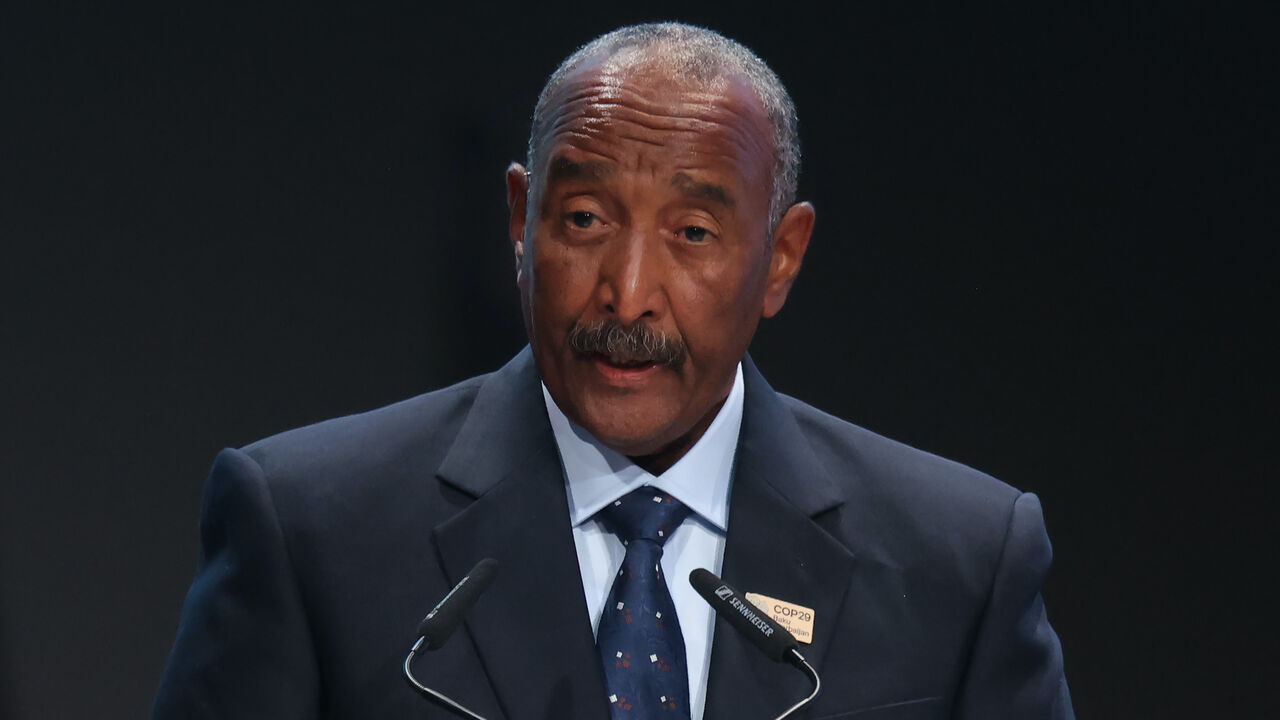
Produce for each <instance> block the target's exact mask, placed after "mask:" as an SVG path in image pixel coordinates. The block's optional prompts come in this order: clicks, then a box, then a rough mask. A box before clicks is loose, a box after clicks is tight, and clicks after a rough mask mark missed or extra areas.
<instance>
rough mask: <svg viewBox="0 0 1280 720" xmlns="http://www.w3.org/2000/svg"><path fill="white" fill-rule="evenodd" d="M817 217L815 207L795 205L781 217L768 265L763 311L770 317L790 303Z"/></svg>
mask: <svg viewBox="0 0 1280 720" xmlns="http://www.w3.org/2000/svg"><path fill="white" fill-rule="evenodd" d="M814 217H815V215H814V211H813V205H810V204H809V203H807V202H802V203H796V204H795V205H792V206H791V207H790V208H789V209H788V210H787V214H786V215H783V216H782V222H780V223H778V228H777V230H774V232H773V257H772V259H771V260H770V263H769V278H768V281H767V283H766V285H765V290H764V309H763V312H762V314H763V315H764V316H765V317H767V318H770V317H773V316H774V315H777V314H778V311H779V310H781V309H782V306H783V305H784V304H785V303H786V302H787V293H789V292H791V285H792V283H794V282H795V281H796V275H797V274H799V272H800V262H801V261H802V260H803V259H804V251H805V250H807V249H808V248H809V236H810V235H812V234H813V222H814Z"/></svg>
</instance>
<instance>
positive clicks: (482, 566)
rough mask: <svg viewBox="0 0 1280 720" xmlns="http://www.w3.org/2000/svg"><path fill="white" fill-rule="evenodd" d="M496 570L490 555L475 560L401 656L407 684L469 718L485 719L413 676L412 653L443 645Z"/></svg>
mask: <svg viewBox="0 0 1280 720" xmlns="http://www.w3.org/2000/svg"><path fill="white" fill-rule="evenodd" d="M497 571H498V563H497V561H496V560H493V559H492V558H485V559H484V560H481V561H480V562H478V563H476V566H475V567H473V568H471V572H469V573H467V575H466V577H464V578H462V579H461V580H459V581H458V584H457V585H454V586H453V589H452V590H450V591H449V593H448V594H447V595H445V596H444V599H443V600H441V601H440V602H439V604H437V605H436V606H435V607H434V608H432V610H431V612H429V613H427V616H426V617H425V618H423V619H422V623H421V624H420V625H418V641H417V642H415V643H414V644H413V647H412V648H411V649H410V650H409V654H408V655H407V656H406V657H405V659H404V676H405V678H407V679H408V680H409V684H411V685H413V687H414V688H416V689H417V690H418V692H420V693H422V694H423V695H425V696H426V697H427V699H429V700H433V701H435V702H437V703H439V704H440V705H442V706H444V707H446V708H448V709H450V710H453V711H454V712H455V713H458V714H459V715H461V716H462V717H466V718H471V720H485V719H484V718H483V717H481V716H480V715H477V714H476V713H474V712H472V711H471V710H468V709H467V708H465V707H463V706H462V705H461V704H460V703H457V702H455V701H454V700H453V699H451V698H449V697H447V696H446V695H444V694H443V693H441V692H439V691H437V690H432V689H431V688H429V687H427V686H426V685H423V684H422V683H420V682H418V678H416V677H414V676H413V667H412V665H413V656H414V655H417V654H418V651H419V650H439V649H440V648H441V647H443V646H444V644H445V641H447V640H448V639H449V636H450V635H452V634H453V631H454V630H456V629H457V628H458V625H459V624H461V623H462V618H463V616H465V615H466V614H467V611H468V610H470V609H471V606H472V605H475V603H476V600H478V599H479V598H480V595H481V594H482V593H484V591H485V590H486V589H488V587H489V583H491V582H493V575H494V573H496V572H497Z"/></svg>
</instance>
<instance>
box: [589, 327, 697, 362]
mask: <svg viewBox="0 0 1280 720" xmlns="http://www.w3.org/2000/svg"><path fill="white" fill-rule="evenodd" d="M568 342H569V347H570V349H572V350H573V351H574V352H576V353H578V354H579V355H606V356H608V357H609V358H610V359H612V360H614V361H615V362H623V363H637V364H638V363H648V362H651V363H657V364H659V365H668V366H671V367H679V366H680V365H682V364H683V363H684V358H685V355H686V353H687V352H688V351H687V349H686V348H685V345H684V339H683V338H681V337H680V336H679V335H677V334H675V333H671V334H668V333H665V332H663V331H661V330H655V329H653V328H652V327H650V326H649V325H647V324H645V323H636V324H635V325H632V326H631V327H626V326H624V325H623V324H622V323H620V322H618V321H617V320H601V321H598V322H593V323H585V324H584V323H574V324H573V327H572V328H570V329H569V338H568Z"/></svg>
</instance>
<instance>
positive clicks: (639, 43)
mask: <svg viewBox="0 0 1280 720" xmlns="http://www.w3.org/2000/svg"><path fill="white" fill-rule="evenodd" d="M658 46H660V47H661V49H662V57H663V59H665V60H667V61H669V62H671V63H672V64H673V65H674V66H675V69H676V70H677V72H679V73H681V74H683V75H684V76H686V77H691V78H694V79H696V80H701V81H704V82H705V81H710V80H713V79H716V78H719V77H725V76H732V75H742V76H744V77H746V78H747V80H748V82H750V83H751V87H752V89H753V90H755V93H756V97H758V98H759V99H760V104H761V105H762V106H763V107H764V112H765V116H766V117H767V118H768V119H769V124H770V125H771V126H772V128H773V155H774V157H773V187H772V188H771V189H770V193H769V234H770V235H772V231H773V230H774V229H775V228H776V227H777V226H778V223H779V222H780V221H781V220H782V214H783V213H784V212H786V210H787V208H789V207H791V204H792V203H794V202H795V199H796V183H797V181H798V180H799V177H800V136H799V133H798V132H797V124H798V119H797V117H796V108H795V104H794V103H793V102H792V101H791V96H790V95H789V94H788V93H787V89H786V88H785V87H783V85H782V81H780V80H778V76H777V75H775V74H774V72H773V70H771V69H769V66H768V65H766V64H765V62H764V61H763V60H761V59H760V58H759V57H757V56H756V54H755V53H753V52H751V51H750V50H748V49H747V48H746V47H744V46H743V45H742V44H741V43H738V42H736V41H734V40H730V39H729V38H726V37H724V36H723V35H721V34H719V33H717V32H715V31H713V30H708V29H706V28H702V27H697V26H695V25H685V24H683V23H645V24H641V25H628V26H626V27H622V28H618V29H617V30H614V31H613V32H610V33H607V34H605V35H601V36H600V37H598V38H596V39H595V40H592V41H591V42H589V43H587V44H586V45H583V46H582V47H580V48H578V50H577V51H576V52H574V53H573V54H572V55H570V56H569V57H568V58H566V59H565V61H564V62H562V63H560V67H558V68H556V71H555V72H554V73H552V74H551V77H550V78H549V79H548V80H547V84H546V85H544V86H543V88H542V92H541V93H540V94H539V95H538V104H537V105H536V106H534V109H533V126H532V127H531V128H530V131H529V155H528V158H527V160H528V161H527V165H528V170H529V172H530V173H536V172H537V170H536V168H537V167H538V163H539V162H540V161H541V160H542V158H540V157H539V155H538V151H539V149H540V148H539V147H538V144H539V142H540V141H541V138H542V136H543V135H544V134H545V132H546V130H547V123H548V118H547V111H548V107H547V105H548V103H549V102H550V101H551V98H552V97H553V96H554V95H555V93H556V91H557V90H558V89H559V88H560V86H561V84H563V83H564V81H565V78H567V77H568V76H569V75H570V74H571V73H572V72H573V71H574V70H576V69H578V67H580V66H581V65H582V64H583V63H584V62H585V61H586V60H588V59H590V58H592V57H595V56H596V55H597V54H604V55H605V56H612V55H614V54H615V53H617V52H618V51H619V50H622V49H624V48H637V49H640V50H648V49H650V48H654V47H658Z"/></svg>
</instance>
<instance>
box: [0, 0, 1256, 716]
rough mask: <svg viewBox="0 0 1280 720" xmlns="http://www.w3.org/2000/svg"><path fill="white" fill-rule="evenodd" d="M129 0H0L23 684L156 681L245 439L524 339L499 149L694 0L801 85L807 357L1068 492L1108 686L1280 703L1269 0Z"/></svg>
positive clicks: (783, 327) (990, 464)
mask: <svg viewBox="0 0 1280 720" xmlns="http://www.w3.org/2000/svg"><path fill="white" fill-rule="evenodd" d="M99 5H107V4H106V3H92V4H86V5H84V6H62V5H51V4H48V3H26V2H20V1H19V0H11V1H10V2H7V3H3V4H0V130H2V133H0V240H2V242H3V254H2V255H0V267H2V268H3V269H0V281H2V282H0V288H2V290H0V292H2V293H3V294H2V295H0V300H2V301H3V304H2V305H0V312H2V313H3V316H2V317H3V327H2V328H0V346H2V348H3V350H2V351H0V352H2V355H0V357H3V366H2V367H0V370H2V372H0V378H2V380H0V382H2V383H3V388H4V391H3V403H2V407H0V418H2V419H3V427H2V428H0V429H2V430H3V432H0V443H2V445H0V447H3V474H2V476H0V480H2V482H3V495H2V496H0V579H2V583H3V584H2V585H0V664H2V665H0V667H2V668H3V672H2V674H0V678H3V680H2V682H0V716H3V717H5V718H20V719H26V718H77V717H101V718H136V717H140V716H142V715H143V714H144V713H145V712H146V710H147V708H148V707H149V703H150V698H151V696H152V694H153V692H154V690H155V686H156V683H157V681H158V679H159V676H160V673H161V670H162V667H163V665H164V662H165V658H166V655H167V653H168V650H169V646H170V643H171V641H172V638H173V633H174V630H175V628H176V625H177V622H178V617H179V609H180V604H181V600H182V596H183V594H184V592H185V590H186V586H187V583H188V582H189V581H190V576H191V573H192V571H193V569H194V562H195V554H196V523H197V516H198V507H199V496H200V490H201V486H202V484H203V480H204V474H205V471H206V469H207V467H208V464H209V462H210V460H211V459H212V457H213V455H214V453H215V452H216V451H217V450H218V449H219V448H221V447H223V446H228V445H241V444H244V443H247V442H250V441H252V440H254V439H256V438H258V437H261V436H263V435H266V434H270V433H274V432H277V431H280V430H283V429H286V428H289V427H292V426H297V425H300V424H304V423H309V422H313V421H316V420H320V419H322V418H326V417H330V416H334V415H339V414H344V413H350V412H355V411H360V410H365V409H368V408H372V407H375V406H377V405H380V404H384V403H387V402H390V401H393V400H396V399H399V398H402V397H406V396H409V395H413V394H417V393H419V392H423V391H425V390H428V389H431V388H435V387H439V386H442V385H445V384H447V383H451V382H453V381H456V380H459V379H462V378H464V377H466V376H469V375H472V374H474V373H477V372H481V371H487V370H490V369H493V368H496V367H497V366H499V365H500V364H501V363H503V362H504V361H505V359H506V358H508V357H509V356H510V355H511V354H512V353H514V352H515V351H516V350H518V349H519V348H520V347H521V345H522V344H523V338H522V328H521V326H520V323H519V320H518V306H517V299H516V295H515V292H514V290H515V288H514V282H513V280H514V276H513V272H512V259H511V255H510V250H509V249H508V246H507V241H506V239H505V228H504V223H505V206H504V201H503V183H502V174H503V170H504V167H505V164H506V163H507V162H508V161H510V160H512V159H517V158H520V157H521V156H522V155H523V144H524V138H525V134H526V123H527V118H528V115H529V113H530V111H531V109H532V105H533V101H534V99H535V97H536V93H537V91H538V89H539V87H540V86H541V83H542V80H543V79H544V77H545V76H546V75H547V74H548V73H549V72H550V71H551V70H552V68H553V67H554V66H555V64H556V62H557V61H558V60H559V59H560V58H562V57H563V56H564V55H566V54H567V53H568V52H570V51H571V50H572V49H573V48H574V47H575V46H576V45H577V44H578V43H581V42H583V41H585V40H587V39H589V38H590V37H592V36H594V35H596V34H598V33H600V32H602V31H605V30H608V29H610V28H612V27H613V26H615V25H617V24H621V23H623V22H632V21H639V20H650V19H661V18H678V19H682V20H686V21H692V22H698V23H704V24H708V25H711V26H714V27H716V28H718V29H720V30H721V31H723V32H725V33H726V34H729V35H730V36H732V37H735V38H737V39H740V40H742V41H743V42H745V43H746V44H747V45H749V46H751V47H752V48H754V49H756V50H757V51H758V52H759V53H760V54H761V55H762V56H763V57H765V58H766V59H767V60H768V61H769V62H770V63H772V64H773V66H774V67H775V69H776V70H777V71H778V72H779V74H780V75H781V76H782V78H783V79H784V81H785V82H787V83H788V85H789V86H790V88H791V90H792V92H793V94H794V96H795V99H796V102H797V104H798V106H799V109H800V114H801V121H802V137H803V140H804V145H805V149H806V153H807V154H806V158H805V166H804V172H803V178H802V183H801V186H802V195H803V197H805V198H808V199H811V200H812V201H813V202H814V204H815V205H816V206H817V208H818V218H819V219H818V228H817V232H816V236H815V239H814V242H813V245H812V248H811V250H810V253H809V256H808V262H807V266H806V269H805V271H804V273H803V274H802V276H801V279H800V283H799V284H798V286H797V288H796V290H795V292H794V294H793V296H792V299H791V302H790V303H789V304H788V306H787V308H786V310H785V311H784V312H783V313H782V315H781V317H780V318H779V319H777V320H775V321H772V322H769V323H767V324H766V325H765V326H764V327H763V329H762V331H761V333H760V335H759V337H758V338H757V341H756V343H755V345H754V348H753V353H754V355H755V357H756V359H757V361H758V362H759V364H760V365H761V367H762V368H763V370H764V371H765V373H766V374H767V375H768V376H769V377H770V378H771V380H772V381H773V383H774V384H775V386H776V387H778V388H779V389H780V390H783V391H785V392H789V393H791V394H794V395H797V396H799V397H801V398H804V399H807V400H809V401H811V402H813V403H815V404H816V405H818V406H819V407H822V408H824V409H827V410H829V411H832V412H834V413H837V414H839V415H841V416H844V417H846V418H849V419H851V420H853V421H855V422H858V423H860V424H863V425H865V426H868V427H870V428H871V429H873V430H876V431H879V432H881V433H884V434H887V435H890V436H892V437H895V438H898V439H901V440H904V441H906V442H909V443H911V444H914V445H917V446H920V447H923V448H925V449H928V450H931V451H934V452H937V453H940V454H942V455H946V456H949V457H953V458H956V459H958V460H961V461H963V462H966V463H968V464H971V465H975V466H977V467H980V468H982V469H984V470H987V471H989V472H991V473H993V474H996V475H998V476H999V477H1001V478H1003V479H1005V480H1007V481H1009V482H1011V483H1013V484H1015V485H1017V486H1019V487H1021V488H1024V489H1026V490H1031V491H1034V492H1037V493H1039V494H1040V496H1041V498H1042V499H1043V501H1044V506H1045V510H1046V513H1047V521H1048V524H1049V529H1050V532H1051V535H1052V537H1053V538H1054V541H1055V549H1056V551H1057V554H1056V565H1055V570H1054V574H1053V575H1052V577H1051V579H1050V581H1049V584H1048V587H1047V588H1046V591H1045V594H1046V597H1047V600H1048V604H1049V611H1050V616H1051V618H1052V620H1053V623H1054V625H1055V626H1056V628H1057V629H1058V632H1059V633H1060V634H1061V637H1062V642H1063V646H1064V648H1065V652H1066V660H1067V671H1068V677H1069V680H1070V682H1071V685H1072V688H1073V690H1074V695H1075V700H1076V706H1077V709H1078V710H1079V712H1080V714H1081V716H1082V717H1099V718H1121V717H1167V718H1175V717H1177V718H1183V717H1185V718H1201V717H1262V716H1264V715H1269V716H1271V717H1274V716H1275V715H1274V713H1275V712H1276V709H1277V703H1276V701H1275V699H1274V692H1273V691H1272V690H1271V688H1270V686H1269V683H1270V682H1271V681H1272V680H1273V678H1274V677H1275V676H1276V674H1277V670H1280V667H1278V663H1277V660H1276V636H1275V634H1274V633H1273V631H1274V627H1273V623H1272V622H1271V614H1272V612H1273V611H1274V608H1275V607H1276V605H1277V596H1276V592H1275V590H1274V588H1273V587H1272V583H1271V582H1269V580H1270V577H1269V576H1270V575H1272V574H1273V573H1274V571H1275V561H1274V555H1275V551H1276V547H1277V546H1276V542H1275V541H1276V537H1275V531H1274V529H1273V525H1274V521H1275V519H1276V511H1275V509H1274V507H1275V506H1274V502H1275V500H1276V491H1275V489H1274V485H1275V481H1276V474H1277V473H1276V453H1275V434H1276V430H1277V423H1276V422H1275V418H1276V410H1275V408H1276V402H1277V399H1278V398H1277V392H1276V390H1277V387H1276V382H1275V379H1274V377H1275V366H1274V365H1273V362H1274V359H1275V358H1274V357H1269V356H1268V353H1269V351H1270V348H1269V345H1270V344H1271V343H1273V342H1274V341H1275V336H1276V334H1277V322H1276V320H1275V311H1276V309H1277V303H1276V293H1275V291H1274V289H1273V285H1274V283H1275V275H1276V270H1277V265H1276V263H1275V261H1274V259H1273V255H1272V252H1271V246H1272V245H1273V244H1274V243H1275V242H1276V241H1277V239H1278V238H1280V232H1278V230H1280V227H1278V223H1277V218H1276V210H1275V205H1276V202H1275V201H1276V198H1277V189H1278V188H1280V182H1277V181H1278V179H1280V178H1277V160H1278V155H1277V147H1276V144H1277V131H1276V123H1277V120H1278V119H1280V118H1278V117H1277V113H1276V104H1277V100H1276V92H1277V86H1276V80H1275V77H1276V71H1277V67H1278V65H1277V62H1276V61H1277V53H1276V52H1275V49H1274V47H1275V44H1276V42H1277V41H1276V37H1277V36H1278V35H1280V32H1278V31H1280V24H1278V23H1277V22H1276V21H1277V5H1276V4H1275V3H1267V4H1256V5H1238V6H1235V7H1234V9H1223V8H1217V7H1214V8H1209V7H1204V8H1196V7H1190V6H1186V5H1180V4H1177V3H1174V4H1169V3H1153V7H1148V8H1145V9H1136V8H1133V7H1129V6H1128V5H1129V4H1127V3H1116V4H1112V5H1104V6H1102V7H1099V8H1093V9H1086V8H1080V7H1073V6H1072V5H1074V4H1063V3H1056V4H1053V6H1052V7H1050V6H1047V4H1038V3H1029V4H1026V5H1025V6H1024V5H1022V4H1013V3H1009V4H1002V6H1001V7H998V8H986V9H982V10H977V9H973V8H968V9H959V8H951V9H938V8H934V7H930V6H928V5H925V4H922V3H917V2H908V3H904V2H888V1H886V2H854V3H850V4H848V6H847V7H844V8H843V9H841V10H820V9H818V8H817V6H814V7H807V8H806V7H805V4H804V3H799V2H788V3H776V4H773V5H771V6H768V7H761V8H748V7H746V6H743V5H741V4H737V3H722V4H720V6H719V7H712V6H707V7H705V8H703V9H698V10H696V11H695V10H690V9H688V8H687V7H686V6H684V5H683V4H673V5H669V6H666V7H663V6H661V4H654V5H652V6H650V7H649V8H647V9H645V10H636V11H631V10H618V9H616V8H615V9H605V10H602V9H598V8H595V7H590V6H587V7H583V6H581V4H580V3H572V4H570V3H551V4H550V5H547V6H543V7H541V8H533V7H529V6H524V5H516V4H514V3H502V4H497V5H489V4H485V3H469V4H464V5H468V7H467V8H466V9H462V10H456V9H455V10H451V11H448V12H445V13H443V14H442V13H441V11H439V10H437V9H431V8H429V7H428V6H427V5H428V4H427V3H423V2H403V3H389V2H378V3H362V4H359V6H358V7H357V6H355V4H353V6H349V7H340V6H338V7H335V6H332V5H329V4H315V3H307V4H303V3H298V4H276V3H272V4H267V5H262V6H260V5H259V4H256V3H225V4H224V3H181V4H179V3H174V4H171V5H176V6H177V7H169V8H168V9H158V8H146V9H143V8H142V7H132V8H126V9H120V8H119V7H115V8H111V9H106V8H102V7H98V6H99ZM111 5H118V4H117V3H111ZM833 5H834V3H833ZM1117 6H1120V7H1117ZM433 600H434V599H433V598H423V608H424V610H425V609H426V608H427V607H428V606H429V605H430V604H431V603H432V602H433ZM408 630H409V629H408V628H406V632H408ZM410 640H411V638H410V637H409V635H408V634H406V643H407V642H408V641H410Z"/></svg>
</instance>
